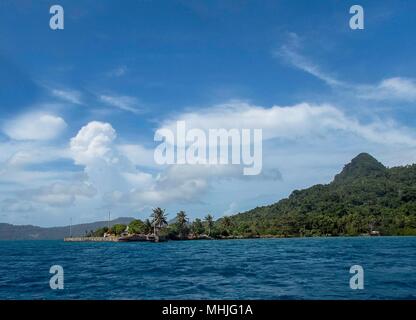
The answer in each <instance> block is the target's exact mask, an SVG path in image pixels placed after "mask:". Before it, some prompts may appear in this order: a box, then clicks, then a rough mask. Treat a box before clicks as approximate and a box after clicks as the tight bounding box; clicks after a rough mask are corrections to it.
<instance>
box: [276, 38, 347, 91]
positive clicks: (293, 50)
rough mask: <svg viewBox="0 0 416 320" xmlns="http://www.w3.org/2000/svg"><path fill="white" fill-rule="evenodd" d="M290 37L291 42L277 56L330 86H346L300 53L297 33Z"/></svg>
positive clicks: (283, 46)
mask: <svg viewBox="0 0 416 320" xmlns="http://www.w3.org/2000/svg"><path fill="white" fill-rule="evenodd" d="M288 36H289V40H288V41H287V43H285V44H283V45H282V46H281V47H280V49H279V50H277V51H276V52H275V53H274V54H275V56H277V57H281V58H283V59H284V60H285V61H286V62H288V63H290V64H291V65H293V66H294V67H295V68H298V69H300V70H302V71H305V72H307V73H309V74H311V75H313V76H315V77H317V78H318V79H320V80H322V81H324V82H325V83H327V84H328V85H330V86H339V85H344V84H343V83H342V82H341V81H339V80H338V79H336V78H335V77H334V76H332V75H330V74H328V73H326V72H324V71H322V70H321V67H319V66H318V65H316V64H314V63H313V62H311V61H310V60H309V59H307V58H306V57H305V56H303V55H302V54H300V53H299V49H300V47H301V41H300V38H299V36H298V35H297V34H296V33H289V34H288Z"/></svg>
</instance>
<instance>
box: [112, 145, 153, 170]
mask: <svg viewBox="0 0 416 320" xmlns="http://www.w3.org/2000/svg"><path fill="white" fill-rule="evenodd" d="M117 148H118V150H119V151H120V152H121V153H122V154H124V155H125V156H126V157H127V159H129V161H130V162H131V163H133V164H134V165H136V166H145V167H155V166H157V164H156V163H155V160H154V156H153V153H154V151H153V149H147V148H145V147H143V146H141V145H139V144H123V145H119V146H118V147H117Z"/></svg>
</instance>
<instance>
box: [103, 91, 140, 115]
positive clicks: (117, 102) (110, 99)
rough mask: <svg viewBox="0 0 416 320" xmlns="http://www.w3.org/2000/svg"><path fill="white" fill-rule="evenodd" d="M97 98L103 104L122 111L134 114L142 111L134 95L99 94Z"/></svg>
mask: <svg viewBox="0 0 416 320" xmlns="http://www.w3.org/2000/svg"><path fill="white" fill-rule="evenodd" d="M99 99H100V100H101V101H102V102H104V103H105V104H107V105H110V106H112V107H115V108H118V109H120V110H123V111H127V112H131V113H134V114H140V113H142V110H141V109H140V108H138V107H137V106H138V104H139V102H138V100H137V98H135V97H130V96H110V95H100V96H99Z"/></svg>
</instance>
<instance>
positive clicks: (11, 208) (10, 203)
mask: <svg viewBox="0 0 416 320" xmlns="http://www.w3.org/2000/svg"><path fill="white" fill-rule="evenodd" d="M1 211H2V212H30V211H33V205H32V204H31V203H30V202H29V201H25V200H19V199H4V200H3V201H2V202H1Z"/></svg>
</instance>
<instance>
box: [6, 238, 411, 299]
mask: <svg viewBox="0 0 416 320" xmlns="http://www.w3.org/2000/svg"><path fill="white" fill-rule="evenodd" d="M0 257H1V258H0V299H416V237H371V238H370V237H360V238H296V239H295V238H294V239H246V240H218V241H202V240H201V241H169V242H165V243H141V242H136V243H86V242H84V243H65V242H63V241H0ZM357 264H358V265H361V266H362V267H363V268H364V289H363V290H352V289H350V287H349V280H350V277H351V276H352V274H350V273H349V269H350V267H351V266H352V265H357ZM52 265H61V266H62V267H63V269H64V289H63V290H52V289H51V288H50V286H49V279H50V277H52V274H50V273H49V269H50V267H51V266H52Z"/></svg>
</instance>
